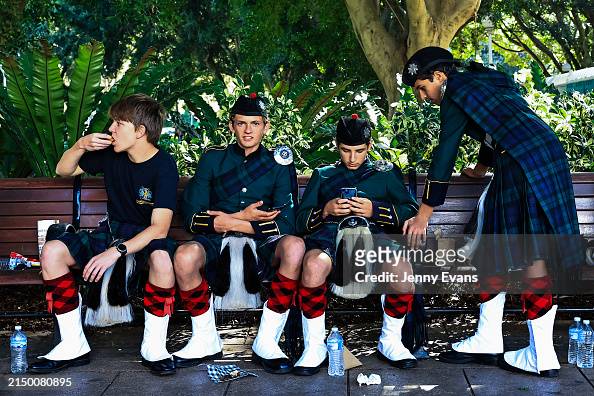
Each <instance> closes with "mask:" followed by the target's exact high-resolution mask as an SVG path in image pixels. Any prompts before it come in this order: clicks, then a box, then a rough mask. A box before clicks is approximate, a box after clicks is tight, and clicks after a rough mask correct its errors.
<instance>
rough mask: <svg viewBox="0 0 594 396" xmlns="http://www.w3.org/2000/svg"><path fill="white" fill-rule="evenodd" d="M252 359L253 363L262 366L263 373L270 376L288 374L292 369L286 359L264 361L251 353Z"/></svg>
mask: <svg viewBox="0 0 594 396" xmlns="http://www.w3.org/2000/svg"><path fill="white" fill-rule="evenodd" d="M252 359H253V361H254V362H255V363H258V364H259V365H260V366H262V368H263V369H264V371H266V372H267V373H270V374H288V373H290V372H291V369H293V365H292V364H291V361H290V360H289V359H287V358H278V359H264V358H263V357H260V356H258V355H256V354H255V353H253V354H252Z"/></svg>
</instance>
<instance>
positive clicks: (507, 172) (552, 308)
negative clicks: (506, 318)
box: [403, 47, 581, 377]
mask: <svg viewBox="0 0 594 396" xmlns="http://www.w3.org/2000/svg"><path fill="white" fill-rule="evenodd" d="M403 82H404V83H405V84H406V85H409V86H411V87H413V89H414V91H415V92H416V94H417V95H418V98H419V99H420V100H422V101H423V100H430V101H431V102H433V103H434V104H436V105H439V106H440V114H441V133H440V137H439V144H438V146H437V148H436V149H435V151H434V153H433V160H432V163H431V166H430V168H429V172H428V175H427V181H426V184H425V191H424V194H423V203H422V205H421V207H420V209H419V213H418V215H417V216H415V217H414V218H412V219H410V220H409V221H407V223H406V224H405V225H404V232H405V233H407V234H410V235H411V237H412V238H413V239H415V238H418V237H420V236H421V235H423V234H424V233H425V232H426V229H427V224H428V221H429V218H430V217H431V214H432V212H433V208H434V207H435V206H439V205H441V204H442V203H443V202H444V200H445V197H446V191H447V187H448V181H449V178H450V175H451V173H452V170H453V167H454V162H455V159H456V155H457V152H458V148H459V145H460V141H461V139H462V136H463V135H464V134H468V135H469V136H471V137H472V138H474V139H476V140H478V141H480V142H482V147H481V155H480V158H479V162H481V163H482V165H481V169H480V170H478V171H477V174H478V175H480V174H483V173H484V170H485V167H486V166H493V169H494V171H493V179H492V181H491V184H490V186H489V189H488V191H487V193H486V195H485V199H484V203H483V205H484V217H483V229H482V233H483V237H482V238H481V244H480V245H479V247H478V250H477V251H476V253H475V256H474V257H473V262H474V263H476V264H475V265H476V266H477V267H478V268H479V271H480V272H479V279H480V294H479V296H480V299H481V301H482V304H481V307H480V318H479V322H478V329H477V331H476V333H475V334H474V335H473V336H472V337H470V338H467V339H465V340H462V341H460V342H456V343H454V344H452V350H451V351H449V352H446V353H444V354H442V355H441V356H440V359H441V360H443V361H446V362H450V363H468V362H481V363H486V364H493V363H496V362H497V363H498V364H499V365H500V366H501V367H502V368H504V369H507V370H511V371H520V372H523V373H530V374H535V375H540V376H548V377H553V376H557V375H558V370H559V362H558V360H557V356H556V354H555V350H554V348H553V340H552V334H553V324H554V320H555V313H556V311H557V305H553V304H552V294H551V286H552V281H551V277H550V273H551V272H550V271H555V272H554V273H557V274H559V273H562V272H565V273H571V272H572V271H575V270H576V268H577V267H578V266H579V264H580V263H581V258H580V256H579V254H580V249H579V245H577V243H578V242H577V241H578V238H575V236H576V235H578V234H579V228H578V221H577V212H576V207H575V199H574V195H573V189H572V182H571V174H570V171H569V166H568V163H567V157H566V155H565V153H564V151H563V147H562V146H561V143H560V142H559V140H558V139H557V137H556V136H555V134H554V133H553V131H552V130H551V129H550V128H549V126H548V125H546V124H545V123H544V122H543V121H542V120H541V119H540V118H539V117H538V116H537V115H536V114H535V113H534V112H533V111H532V110H530V108H529V107H528V104H527V103H526V101H525V100H524V99H523V98H522V96H521V95H520V92H519V90H518V88H517V87H516V85H515V84H514V82H513V81H512V80H511V79H510V78H508V77H507V76H506V75H504V74H503V73H501V72H498V71H495V70H491V69H488V68H485V67H483V66H482V65H479V64H476V63H471V64H470V65H469V66H464V67H463V66H461V65H460V64H459V63H458V62H456V61H454V59H453V57H452V54H451V53H450V52H448V51H447V50H445V49H442V48H438V47H427V48H423V49H421V50H419V51H418V52H416V53H415V54H414V55H413V56H412V57H411V58H410V59H409V61H408V62H407V64H406V65H405V68H404V75H403ZM485 234H486V235H485ZM544 234H546V235H553V236H554V238H556V239H554V240H553V243H550V242H551V239H549V240H547V241H546V242H543V241H542V239H543V238H542V237H540V238H539V236H538V235H544ZM487 236H490V237H489V238H486V237H487ZM527 236H528V237H527ZM530 236H535V237H534V238H532V237H530ZM520 238H523V239H520ZM561 239H562V240H564V241H565V242H564V243H565V245H564V246H563V250H564V252H563V255H561V254H560V248H561V246H560V245H561V243H560V242H559V241H560V240H561ZM483 240H485V241H486V242H485V243H482V241H483ZM503 240H509V241H512V242H513V241H515V243H501V242H502V241H503ZM518 243H520V245H519V247H520V249H517V247H518ZM574 244H575V245H574ZM520 269H522V270H524V291H523V293H522V295H521V299H522V302H523V305H524V312H525V314H526V319H527V324H528V329H529V331H530V345H529V346H528V347H526V348H523V349H520V350H518V351H509V352H505V354H503V355H501V354H502V353H503V336H502V331H501V326H502V317H503V307H504V303H505V291H504V287H505V283H506V274H507V273H508V271H513V270H520Z"/></svg>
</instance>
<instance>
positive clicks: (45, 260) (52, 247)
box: [40, 240, 70, 269]
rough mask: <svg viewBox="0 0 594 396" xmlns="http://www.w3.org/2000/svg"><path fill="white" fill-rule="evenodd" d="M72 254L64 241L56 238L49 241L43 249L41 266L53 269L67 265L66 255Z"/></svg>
mask: <svg viewBox="0 0 594 396" xmlns="http://www.w3.org/2000/svg"><path fill="white" fill-rule="evenodd" d="M68 254H70V253H69V252H68V248H67V247H66V245H64V243H62V242H60V241H57V240H54V241H48V242H46V243H45V244H44V245H43V249H42V250H41V257H40V262H41V268H42V269H53V268H56V267H60V266H64V265H65V257H66V255H68Z"/></svg>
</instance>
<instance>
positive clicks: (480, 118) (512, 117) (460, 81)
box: [442, 70, 583, 268]
mask: <svg viewBox="0 0 594 396" xmlns="http://www.w3.org/2000/svg"><path fill="white" fill-rule="evenodd" d="M445 95H446V96H448V97H449V98H450V99H451V100H452V101H454V102H455V103H456V104H457V105H458V106H460V107H461V108H462V109H463V110H464V112H465V113H466V114H467V115H468V116H469V117H470V118H471V119H472V120H473V121H474V122H475V123H476V124H477V125H480V126H481V127H482V128H483V129H484V131H485V132H486V133H488V134H489V135H491V136H492V137H493V139H494V140H495V142H496V143H497V145H498V147H501V148H502V149H504V150H506V154H507V155H510V156H511V157H512V158H513V159H514V160H515V161H516V162H517V164H518V165H519V167H520V168H521V170H522V171H523V174H524V175H525V179H526V181H527V184H528V186H529V189H530V191H531V193H530V194H533V195H534V197H535V200H534V201H535V203H534V204H535V205H539V206H540V207H541V209H542V211H541V213H540V214H539V216H544V218H543V219H542V221H546V222H548V227H547V230H548V231H549V233H551V234H557V235H561V236H570V235H579V225H578V219H577V211H576V206H575V198H574V193H573V186H572V181H571V173H570V170H569V164H568V162H567V156H566V154H565V152H564V151H563V146H562V145H561V143H560V141H559V139H558V138H557V136H556V135H555V133H554V132H553V131H552V130H551V128H550V127H549V126H548V125H547V124H546V123H545V122H544V121H543V120H541V119H540V118H539V117H538V116H537V115H536V114H535V113H534V112H533V111H532V110H531V109H530V108H529V107H528V104H527V103H526V101H525V100H524V98H522V96H521V95H520V93H519V90H518V88H517V87H516V85H515V84H514V82H513V81H512V80H511V79H510V78H509V77H507V76H506V75H505V74H503V73H501V72H498V71H494V70H489V71H484V72H473V71H468V72H460V73H458V72H454V73H452V74H450V76H449V77H448V85H447V90H446V93H445ZM442 121H443V120H442ZM504 169H505V170H504V172H505V171H507V169H508V168H507V167H504ZM501 177H508V175H506V174H502V175H501ZM516 188H521V186H518V187H516ZM501 193H503V194H505V193H512V190H508V191H504V192H501ZM513 195H514V194H513ZM515 196H516V198H517V194H515ZM502 199H503V198H502ZM504 200H505V202H506V205H508V207H509V208H511V206H512V205H514V204H517V203H518V202H517V201H516V199H515V198H514V197H513V196H512V197H511V198H505V199H504ZM503 209H504V208H499V209H498V210H503ZM505 209H508V208H505ZM500 230H501V231H506V230H505V229H500ZM509 231H510V232H511V231H513V229H512V228H510V229H509ZM577 239H578V238H569V239H568V240H576V241H577ZM576 248H578V247H577V246H576ZM578 250H579V249H578ZM565 251H567V252H568V253H569V250H567V249H565ZM560 262H561V263H562V265H563V266H564V267H566V268H570V267H576V266H579V265H581V264H582V262H583V257H582V256H581V255H580V254H566V255H563V256H562V257H560Z"/></svg>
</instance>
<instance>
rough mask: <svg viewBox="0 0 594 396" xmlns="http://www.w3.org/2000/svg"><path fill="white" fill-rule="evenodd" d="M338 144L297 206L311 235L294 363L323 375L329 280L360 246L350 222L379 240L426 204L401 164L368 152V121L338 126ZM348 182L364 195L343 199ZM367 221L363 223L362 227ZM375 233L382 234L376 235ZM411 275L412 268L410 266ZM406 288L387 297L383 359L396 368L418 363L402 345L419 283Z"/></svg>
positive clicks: (300, 225) (300, 226) (297, 370)
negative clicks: (352, 239) (349, 231)
mask: <svg viewBox="0 0 594 396" xmlns="http://www.w3.org/2000/svg"><path fill="white" fill-rule="evenodd" d="M336 146H337V149H338V152H339V153H340V161H339V162H337V163H336V164H335V165H331V166H325V167H321V168H318V169H316V170H314V172H313V174H312V176H311V179H310V181H309V183H308V184H307V188H306V190H305V192H304V194H303V199H302V201H301V204H300V206H299V210H298V212H297V231H298V232H299V233H300V234H306V237H305V246H306V253H305V257H304V259H303V272H302V275H301V285H300V287H299V298H300V301H301V309H302V323H303V338H304V343H305V350H304V351H303V354H302V355H301V358H300V359H299V361H298V362H297V363H295V367H294V368H293V373H294V374H296V375H313V374H316V373H317V372H319V371H320V366H321V365H322V364H323V363H324V361H325V359H326V345H325V344H324V338H325V333H326V327H325V310H326V303H327V298H326V289H327V286H326V285H327V278H328V277H329V275H331V273H332V272H333V270H334V273H333V278H335V279H336V278H340V276H341V275H340V273H342V270H341V269H340V268H338V267H340V265H339V264H338V263H337V261H341V258H342V257H343V252H344V251H345V250H349V249H350V248H352V247H353V246H352V245H353V244H351V243H349V242H347V240H348V239H349V238H344V237H343V238H341V237H340V235H345V234H344V233H343V232H345V231H344V230H345V229H346V228H348V227H349V226H350V227H357V228H359V229H362V230H360V231H357V232H361V231H363V232H364V231H365V230H366V233H367V238H365V237H364V238H363V239H362V240H363V241H365V239H367V240H371V239H373V240H374V242H377V241H378V240H379V239H381V235H382V234H384V233H387V232H392V233H395V232H398V231H399V229H400V227H402V225H403V224H404V221H406V220H407V219H409V218H410V217H412V216H414V215H415V214H416V212H417V208H418V205H417V202H416V200H415V199H414V198H413V197H412V196H411V195H410V193H409V192H408V191H407V189H406V187H405V186H404V180H403V177H402V172H401V171H400V169H399V168H398V167H397V166H395V165H394V164H392V163H391V162H388V161H383V160H382V161H375V163H374V162H372V161H371V160H370V159H369V158H368V156H367V153H368V151H369V149H370V148H371V125H370V124H369V122H368V121H366V120H363V119H361V118H359V117H358V116H357V114H353V115H352V116H351V117H342V118H341V119H340V121H339V122H338V124H337V126H336ZM345 188H356V196H354V197H352V198H350V199H344V198H341V190H342V191H344V189H345ZM361 224H362V225H363V227H359V226H360V225H361ZM341 233H343V234H341ZM371 235H376V236H375V237H373V238H371ZM390 242H391V241H390ZM390 242H389V243H390ZM363 244H364V245H365V244H366V243H365V242H363ZM341 245H342V246H343V248H340V246H341ZM347 245H349V246H350V247H347ZM354 245H356V244H354ZM339 249H340V250H342V251H339ZM371 249H373V247H371ZM347 255H348V252H347ZM342 262H344V261H342ZM349 264H350V262H349ZM403 266H404V264H403ZM408 273H412V271H411V270H410V267H409V269H408ZM338 283H341V282H338ZM399 286H400V287H401V289H400V290H399V294H388V295H382V297H381V301H382V308H383V311H384V319H383V327H382V333H381V336H380V339H379V343H378V357H380V358H381V359H382V360H387V361H389V362H390V364H391V365H393V366H395V367H398V368H402V369H408V368H412V367H416V365H417V361H416V359H415V357H414V356H413V355H412V354H411V353H410V351H408V349H406V348H405V347H404V345H403V344H402V341H401V332H402V325H403V324H404V321H405V316H406V314H407V313H408V312H409V311H410V310H411V306H412V302H413V294H412V291H413V289H414V286H413V285H412V284H407V283H405V282H402V283H401V284H400V285H399ZM333 287H334V286H333ZM346 294H347V295H348V293H346Z"/></svg>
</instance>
